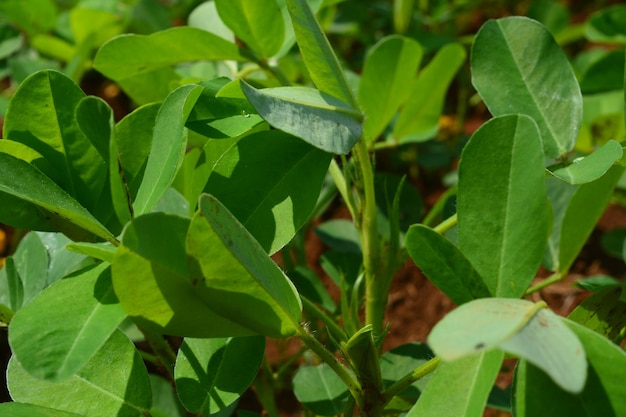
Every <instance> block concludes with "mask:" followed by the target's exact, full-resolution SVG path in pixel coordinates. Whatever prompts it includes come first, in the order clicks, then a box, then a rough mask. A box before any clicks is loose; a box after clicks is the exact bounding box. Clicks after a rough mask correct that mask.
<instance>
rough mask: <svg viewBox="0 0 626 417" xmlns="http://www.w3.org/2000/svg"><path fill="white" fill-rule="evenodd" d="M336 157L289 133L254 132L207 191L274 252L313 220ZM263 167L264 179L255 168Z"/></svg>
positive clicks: (226, 157)
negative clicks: (311, 218) (333, 159)
mask: <svg viewBox="0 0 626 417" xmlns="http://www.w3.org/2000/svg"><path fill="white" fill-rule="evenodd" d="M330 159H331V155H330V154H329V153H327V152H323V151H320V150H319V149H317V148H315V147H313V146H311V145H309V144H307V143H305V142H303V141H301V140H298V139H297V138H295V137H293V136H291V135H288V134H286V133H283V132H280V131H276V130H274V131H266V132H259V133H254V134H251V135H249V136H246V137H245V138H243V139H241V140H240V141H238V142H237V143H236V144H235V145H233V146H232V147H231V148H230V149H228V150H227V151H226V152H225V153H224V154H223V155H222V156H221V158H220V159H219V160H218V161H217V163H216V164H215V166H214V168H213V171H212V173H211V175H210V176H209V179H208V182H207V184H206V186H205V188H204V190H205V192H207V193H210V194H212V195H214V196H215V197H216V198H217V199H218V200H220V202H221V203H222V204H224V205H225V206H226V207H227V208H228V210H229V211H230V212H231V213H233V214H234V215H235V217H237V219H238V220H239V222H240V223H241V224H242V225H243V226H245V228H246V229H248V231H249V232H250V233H251V234H252V235H253V236H254V237H255V238H256V240H258V241H259V243H260V244H261V246H263V248H264V249H265V250H266V251H267V252H268V253H270V254H272V253H275V252H276V251H278V250H279V249H280V248H282V247H283V246H284V245H286V244H287V243H288V242H289V241H290V240H291V239H292V238H293V237H294V235H295V234H296V232H297V231H298V230H299V229H300V228H301V227H302V225H304V223H305V222H307V221H308V220H309V217H310V216H311V213H312V212H313V209H314V208H315V204H316V203H317V198H318V196H319V193H320V190H321V188H322V184H323V182H324V178H325V176H326V172H327V171H328V165H329V163H330ZM267 161H272V164H270V165H268V164H267ZM263 166H264V167H265V169H264V171H263V175H259V171H258V170H257V169H255V168H258V167H263ZM232 190H237V192H236V193H233V191H232Z"/></svg>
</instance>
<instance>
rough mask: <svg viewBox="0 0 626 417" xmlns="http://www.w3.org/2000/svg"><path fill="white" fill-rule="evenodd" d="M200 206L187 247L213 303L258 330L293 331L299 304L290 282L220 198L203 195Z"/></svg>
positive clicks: (276, 334) (267, 332)
mask: <svg viewBox="0 0 626 417" xmlns="http://www.w3.org/2000/svg"><path fill="white" fill-rule="evenodd" d="M199 206H200V213H198V214H197V215H196V216H195V217H194V218H193V219H192V222H191V225H190V227H189V235H188V238H187V250H188V252H189V254H190V255H191V256H193V257H194V258H195V259H196V260H197V261H198V267H199V269H200V270H199V271H197V272H196V273H199V272H202V274H203V276H204V279H206V286H207V288H208V290H209V291H208V293H207V297H208V300H209V302H210V303H211V306H212V307H213V308H214V309H216V311H219V312H220V314H221V315H222V316H224V317H227V318H229V319H230V320H232V321H234V322H236V323H239V324H240V325H241V326H243V327H245V328H248V329H250V330H252V331H254V332H256V333H259V334H263V335H266V336H271V337H284V336H288V335H291V334H293V333H294V332H295V331H296V328H297V326H299V323H300V320H301V316H302V313H301V311H302V304H301V301H300V299H299V297H298V293H297V292H296V289H295V287H294V286H293V284H292V283H291V281H289V279H288V278H287V277H286V276H285V275H284V273H283V272H282V271H281V270H280V269H279V268H278V266H277V265H276V264H275V263H274V262H273V261H272V260H271V258H269V256H268V255H267V254H266V252H265V251H264V250H263V248H262V247H261V246H260V245H259V243H258V242H257V241H256V240H254V238H253V237H252V236H251V235H250V233H249V232H248V231H247V230H246V229H245V228H244V227H243V226H242V225H241V224H240V223H239V222H238V221H237V220H236V219H235V217H234V216H233V215H232V214H231V213H230V212H229V211H228V210H227V209H226V208H225V207H224V206H223V205H222V204H221V203H220V202H219V201H217V200H216V199H215V198H214V197H212V196H210V195H206V194H204V195H202V196H201V197H200V204H199Z"/></svg>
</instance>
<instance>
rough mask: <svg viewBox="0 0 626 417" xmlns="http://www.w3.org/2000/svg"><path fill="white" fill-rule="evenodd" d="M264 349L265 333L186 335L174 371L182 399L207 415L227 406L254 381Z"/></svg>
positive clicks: (193, 411)
mask: <svg viewBox="0 0 626 417" xmlns="http://www.w3.org/2000/svg"><path fill="white" fill-rule="evenodd" d="M264 353H265V338H264V337H261V336H252V337H237V338H229V339H220V338H217V339H189V338H186V339H185V340H184V342H183V344H182V346H181V347H180V349H179V351H178V357H177V358H176V367H175V374H174V378H175V379H176V390H177V392H178V397H179V398H180V401H181V402H182V403H183V405H184V406H185V408H186V409H187V410H189V411H190V412H192V413H202V414H204V415H207V416H208V415H210V414H215V413H217V412H219V411H221V410H223V409H225V408H226V407H228V406H229V405H231V404H233V403H234V402H235V401H237V399H238V398H239V397H240V396H241V395H242V394H243V393H244V391H245V390H246V389H248V387H249V386H250V384H252V382H253V381H254V378H255V377H256V375H257V373H258V371H259V368H260V366H261V362H262V360H263V355H264Z"/></svg>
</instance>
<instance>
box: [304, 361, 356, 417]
mask: <svg viewBox="0 0 626 417" xmlns="http://www.w3.org/2000/svg"><path fill="white" fill-rule="evenodd" d="M293 390H294V394H295V395H296V398H298V401H300V403H302V405H303V406H304V407H306V408H307V409H309V410H310V411H312V412H313V413H315V414H316V415H320V416H335V415H338V414H341V413H343V411H344V407H345V404H346V402H347V400H348V397H349V395H350V394H349V393H348V387H347V386H346V384H344V383H343V381H342V380H341V378H339V376H337V374H336V373H335V372H334V371H333V370H332V369H331V368H330V367H329V366H328V365H327V364H325V363H323V364H321V365H318V366H302V367H300V368H299V369H298V371H297V372H296V375H295V376H294V378H293Z"/></svg>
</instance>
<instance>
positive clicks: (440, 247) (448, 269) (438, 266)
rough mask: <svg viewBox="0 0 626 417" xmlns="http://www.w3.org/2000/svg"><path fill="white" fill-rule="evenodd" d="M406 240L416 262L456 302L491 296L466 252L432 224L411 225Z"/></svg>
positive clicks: (461, 302)
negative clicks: (431, 225) (433, 228)
mask: <svg viewBox="0 0 626 417" xmlns="http://www.w3.org/2000/svg"><path fill="white" fill-rule="evenodd" d="M405 244H406V248H407V250H408V252H409V255H410V256H411V259H413V262H415V264H416V265H417V266H418V267H419V268H420V269H421V270H422V272H423V273H424V275H426V277H428V279H429V280H430V281H431V282H432V283H433V284H435V285H436V286H437V288H439V289H440V290H441V291H442V292H443V293H444V294H446V295H447V296H448V297H450V299H451V300H452V301H453V302H454V303H455V304H457V305H461V304H463V303H466V302H468V301H471V300H473V299H476V298H482V297H488V296H489V289H488V288H487V287H486V286H485V283H484V282H483V280H482V278H481V277H480V275H479V274H478V272H476V270H475V269H474V267H473V266H472V264H470V262H469V261H468V260H467V258H466V257H465V256H463V253H461V251H460V250H459V249H458V248H457V247H456V246H454V244H453V243H452V242H450V241H449V240H448V239H446V238H445V237H443V236H441V235H440V234H438V233H437V232H435V231H434V230H432V229H431V228H429V227H426V226H423V225H419V224H416V225H413V226H411V228H410V229H409V232H408V233H407V235H406V243H405Z"/></svg>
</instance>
